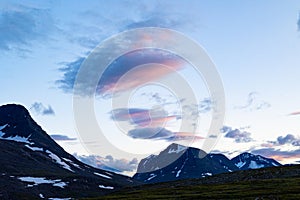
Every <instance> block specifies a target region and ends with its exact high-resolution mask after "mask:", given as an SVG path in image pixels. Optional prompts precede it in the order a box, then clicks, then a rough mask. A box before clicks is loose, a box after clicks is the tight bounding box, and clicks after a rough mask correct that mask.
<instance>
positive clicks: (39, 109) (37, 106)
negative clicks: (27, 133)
mask: <svg viewBox="0 0 300 200" xmlns="http://www.w3.org/2000/svg"><path fill="white" fill-rule="evenodd" d="M30 110H32V111H34V112H35V113H36V114H38V115H55V112H54V110H53V108H52V107H51V106H50V105H48V106H44V105H43V104H42V103H40V102H35V103H33V104H32V105H31V107H30Z"/></svg>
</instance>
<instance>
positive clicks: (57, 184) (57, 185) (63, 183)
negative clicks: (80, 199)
mask: <svg viewBox="0 0 300 200" xmlns="http://www.w3.org/2000/svg"><path fill="white" fill-rule="evenodd" d="M67 185H68V184H67V183H66V182H58V183H54V184H53V186H56V187H60V188H64V187H65V186H67Z"/></svg>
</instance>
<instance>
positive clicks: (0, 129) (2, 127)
mask: <svg viewBox="0 0 300 200" xmlns="http://www.w3.org/2000/svg"><path fill="white" fill-rule="evenodd" d="M7 126H8V124H5V125H3V126H0V131H2V130H3V129H5V127H7Z"/></svg>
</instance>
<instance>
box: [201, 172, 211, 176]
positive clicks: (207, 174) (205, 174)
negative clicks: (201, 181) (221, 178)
mask: <svg viewBox="0 0 300 200" xmlns="http://www.w3.org/2000/svg"><path fill="white" fill-rule="evenodd" d="M202 176H212V173H210V172H206V173H203V174H202Z"/></svg>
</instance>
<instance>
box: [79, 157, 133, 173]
mask: <svg viewBox="0 0 300 200" xmlns="http://www.w3.org/2000/svg"><path fill="white" fill-rule="evenodd" d="M74 156H75V157H76V158H77V159H79V160H80V161H82V162H84V163H86V164H88V165H91V166H93V167H96V168H99V169H104V170H109V171H113V172H117V173H126V172H133V171H135V170H136V169H137V166H138V160H137V159H136V158H133V159H132V160H127V159H116V158H114V157H112V156H111V155H108V156H106V157H102V156H97V155H89V156H84V155H78V154H74Z"/></svg>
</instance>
